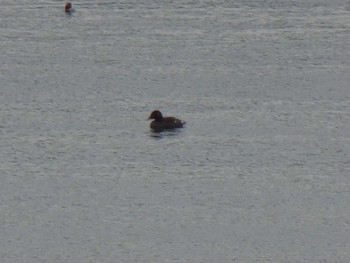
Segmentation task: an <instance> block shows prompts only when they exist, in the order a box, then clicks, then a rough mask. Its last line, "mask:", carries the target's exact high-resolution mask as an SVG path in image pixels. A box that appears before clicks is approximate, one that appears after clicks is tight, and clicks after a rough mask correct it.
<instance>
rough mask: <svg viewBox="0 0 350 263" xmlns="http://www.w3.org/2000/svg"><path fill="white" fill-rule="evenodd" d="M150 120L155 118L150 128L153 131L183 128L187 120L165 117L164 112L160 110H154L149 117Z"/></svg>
mask: <svg viewBox="0 0 350 263" xmlns="http://www.w3.org/2000/svg"><path fill="white" fill-rule="evenodd" d="M148 119H149V120H151V119H153V121H152V122H151V124H150V128H151V129H152V130H153V131H157V132H160V131H163V130H172V129H176V128H183V126H184V124H185V123H186V122H184V121H182V120H180V119H178V118H175V117H163V114H162V113H161V112H160V111H159V110H154V111H153V112H152V113H151V115H150V116H149V117H148Z"/></svg>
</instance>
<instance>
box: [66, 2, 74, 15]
mask: <svg viewBox="0 0 350 263" xmlns="http://www.w3.org/2000/svg"><path fill="white" fill-rule="evenodd" d="M73 11H74V9H73V7H72V3H70V2H67V3H66V5H65V6H64V12H66V13H71V12H73Z"/></svg>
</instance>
